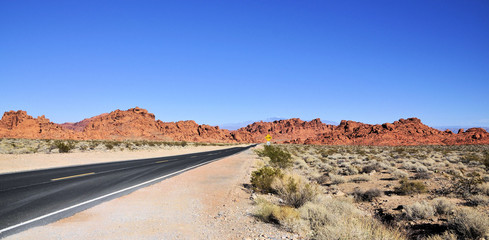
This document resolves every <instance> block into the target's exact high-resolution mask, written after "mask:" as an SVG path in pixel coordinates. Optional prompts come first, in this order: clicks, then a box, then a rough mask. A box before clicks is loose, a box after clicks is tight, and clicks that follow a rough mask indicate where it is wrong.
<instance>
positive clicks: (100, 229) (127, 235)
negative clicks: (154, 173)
mask: <svg viewBox="0 0 489 240" xmlns="http://www.w3.org/2000/svg"><path fill="white" fill-rule="evenodd" d="M255 157H256V155H255V154H253V152H252V150H251V149H249V150H246V151H244V152H241V153H239V154H235V155H233V156H230V157H227V158H223V159H221V160H219V161H216V162H213V163H210V164H207V165H204V166H202V167H199V168H196V169H193V170H190V171H188V172H185V173H183V174H180V175H178V176H175V177H172V178H170V179H167V180H164V181H162V182H160V183H157V184H154V185H152V186H149V187H146V188H143V189H139V190H137V191H135V192H133V193H131V194H129V195H126V196H124V197H121V198H118V199H114V200H111V201H109V202H105V203H102V204H100V205H97V206H95V207H93V208H90V209H88V210H85V211H83V212H80V213H77V214H75V215H73V216H71V217H68V218H65V219H62V220H60V221H57V222H54V223H51V224H48V225H45V226H41V227H35V228H31V229H29V230H27V231H24V232H21V233H19V234H15V235H12V236H9V237H7V238H6V239H270V238H273V239H292V238H294V235H292V234H290V233H287V232H285V231H283V230H280V229H277V228H276V227H274V226H273V225H270V224H265V223H262V222H259V221H257V220H256V219H255V218H254V217H253V216H252V214H251V213H252V212H253V211H254V210H253V208H254V206H253V204H252V201H251V200H250V193H249V192H248V191H247V190H246V189H245V188H244V187H243V184H245V183H249V178H250V173H251V171H252V170H253V168H252V166H253V164H254V162H255Z"/></svg>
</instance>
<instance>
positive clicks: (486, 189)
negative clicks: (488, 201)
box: [477, 182, 489, 196]
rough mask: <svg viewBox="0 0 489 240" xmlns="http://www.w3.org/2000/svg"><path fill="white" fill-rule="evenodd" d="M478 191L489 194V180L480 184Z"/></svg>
mask: <svg viewBox="0 0 489 240" xmlns="http://www.w3.org/2000/svg"><path fill="white" fill-rule="evenodd" d="M477 192H478V193H480V194H484V195H486V196H489V182H486V183H482V184H480V185H478V186H477Z"/></svg>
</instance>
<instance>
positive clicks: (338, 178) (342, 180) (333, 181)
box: [329, 174, 346, 185]
mask: <svg viewBox="0 0 489 240" xmlns="http://www.w3.org/2000/svg"><path fill="white" fill-rule="evenodd" d="M329 178H330V180H331V184H333V185H338V184H342V183H346V179H345V178H344V177H343V176H339V175H335V174H329Z"/></svg>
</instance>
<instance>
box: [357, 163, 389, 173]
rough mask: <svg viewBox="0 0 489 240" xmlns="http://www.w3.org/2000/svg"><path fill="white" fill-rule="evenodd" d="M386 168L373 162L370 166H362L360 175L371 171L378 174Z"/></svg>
mask: <svg viewBox="0 0 489 240" xmlns="http://www.w3.org/2000/svg"><path fill="white" fill-rule="evenodd" d="M387 167H388V166H387V165H385V164H383V163H379V162H374V163H372V164H369V165H367V166H364V167H363V168H362V173H371V172H373V171H376V172H380V171H381V170H383V169H385V168H387Z"/></svg>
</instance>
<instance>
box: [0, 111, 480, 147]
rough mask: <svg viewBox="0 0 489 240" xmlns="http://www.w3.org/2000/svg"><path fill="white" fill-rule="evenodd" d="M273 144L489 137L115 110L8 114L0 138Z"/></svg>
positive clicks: (421, 128) (401, 125) (419, 127)
mask: <svg viewBox="0 0 489 240" xmlns="http://www.w3.org/2000/svg"><path fill="white" fill-rule="evenodd" d="M267 134H270V135H272V137H273V139H272V141H273V142H278V143H298V144H328V145H390V146H392V145H425V144H440V145H460V144H489V134H488V133H487V131H486V130H484V129H482V128H471V129H468V130H467V131H463V130H461V131H459V132H458V133H457V134H454V133H453V132H451V131H439V130H436V129H434V128H431V127H428V126H426V125H424V124H423V123H421V121H420V120H419V119H417V118H409V119H400V120H399V121H395V122H394V123H384V124H376V125H371V124H364V123H360V122H355V121H345V120H343V121H341V123H340V124H339V125H338V126H335V125H329V124H324V123H322V122H321V121H320V120H319V119H314V120H312V121H302V120H300V119H298V118H292V119H287V120H280V121H274V122H255V123H253V124H250V125H248V126H246V127H244V128H240V129H238V130H236V131H228V130H226V129H219V127H213V126H209V125H199V124H197V123H196V122H194V121H179V122H162V121H160V120H155V116H154V114H152V113H149V112H148V111H147V110H145V109H141V108H138V107H136V108H131V109H129V110H126V111H121V110H116V111H113V112H110V113H105V114H101V115H98V116H95V117H92V118H88V119H84V120H83V121H81V122H78V123H65V124H61V125H60V124H56V123H52V122H50V121H49V119H46V118H45V117H44V116H41V117H38V118H33V117H31V116H29V115H27V113H26V112H25V111H17V112H14V111H10V112H5V114H4V115H3V117H2V119H1V120H0V137H3V138H5V137H8V138H49V139H119V140H122V139H148V140H163V141H192V142H239V143H251V142H264V141H265V136H266V135H267Z"/></svg>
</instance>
